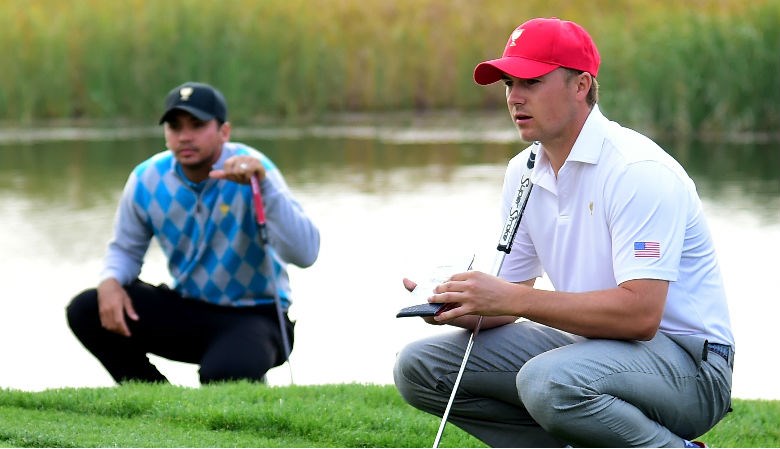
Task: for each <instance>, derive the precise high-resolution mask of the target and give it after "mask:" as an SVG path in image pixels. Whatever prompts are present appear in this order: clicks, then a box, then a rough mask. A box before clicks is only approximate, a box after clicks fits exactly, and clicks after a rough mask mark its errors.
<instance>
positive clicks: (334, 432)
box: [0, 382, 780, 447]
mask: <svg viewBox="0 0 780 449" xmlns="http://www.w3.org/2000/svg"><path fill="white" fill-rule="evenodd" d="M779 422H780V402H779V401H752V400H751V401H747V400H737V401H735V403H734V412H733V413H730V414H729V415H728V416H727V417H726V418H725V419H724V420H723V421H722V422H721V423H720V424H719V425H718V426H717V427H715V428H714V429H713V430H711V431H710V432H709V433H707V434H706V435H704V436H703V437H702V438H701V439H702V440H703V441H706V442H707V444H709V445H710V446H715V447H777V445H778V444H780V431H778V425H777V423H779ZM438 425H439V419H438V418H436V417H434V416H431V415H428V414H425V413H422V412H420V411H418V410H415V409H413V408H412V407H410V406H408V405H407V404H406V403H404V402H403V400H402V399H401V398H400V396H399V395H398V393H397V392H396V390H395V388H394V387H393V386H379V385H358V384H345V385H317V386H290V387H267V386H264V385H257V384H251V383H245V382H238V383H228V384H221V385H210V386H205V387H201V388H196V389H193V388H183V387H175V386H171V385H148V384H132V385H124V386H121V387H113V388H67V389H57V390H46V391H42V392H22V391H17V390H0V446H6V447H112V446H113V447H430V446H431V445H432V443H433V439H434V437H435V436H436V431H437V429H438ZM441 446H442V447H484V445H483V444H481V443H480V442H479V441H478V440H476V439H474V438H472V437H471V436H469V435H468V434H466V433H464V432H463V431H461V430H460V429H458V428H456V427H455V426H452V425H448V426H447V429H446V430H445V432H444V437H443V438H442V442H441Z"/></svg>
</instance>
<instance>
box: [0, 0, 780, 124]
mask: <svg viewBox="0 0 780 449" xmlns="http://www.w3.org/2000/svg"><path fill="white" fill-rule="evenodd" d="M533 16H559V17H563V18H567V19H571V20H576V21H578V22H580V23H582V24H583V25H584V26H586V27H587V28H588V29H589V30H590V31H591V33H592V34H593V36H594V39H595V40H596V42H597V44H598V45H599V47H600V49H601V53H602V59H603V66H602V71H601V74H600V79H601V84H602V104H603V105H604V108H605V109H606V110H607V111H609V113H610V114H612V115H613V116H617V117H621V120H622V121H623V122H625V123H627V124H632V125H635V126H638V127H640V128H654V129H658V130H660V131H663V132H667V133H683V134H692V133H696V132H724V131H725V132H731V131H744V130H758V131H762V130H772V129H776V128H778V127H779V126H780V81H778V78H777V76H776V74H777V73H778V72H780V57H778V54H780V27H777V23H779V22H780V2H777V1H773V0H755V1H751V2H744V1H742V0H695V1H694V0H690V1H685V2H680V1H677V0H658V1H654V2H636V1H630V0H625V1H619V0H591V1H588V2H575V1H573V0H528V1H524V2H520V3H518V2H516V1H513V0H493V1H490V2H472V1H468V0H396V1H393V2H386V1H384V0H320V1H308V0H265V1H262V2H259V1H252V0H231V1H225V2H214V1H210V0H171V1H165V2H158V1H151V0H148V1H147V0H118V1H111V2H106V1H101V0H73V1H64V2H63V1H60V0H7V1H4V2H2V4H0V28H2V30H3V32H2V33H0V51H2V54H3V55H4V59H5V60H4V64H3V70H2V71H0V86H2V88H0V120H2V121H3V122H4V123H5V124H7V125H8V124H10V125H20V124H21V125H29V124H34V123H36V122H38V121H41V120H44V121H48V120H52V119H55V120H58V119H66V120H83V119H86V120H90V121H108V122H111V123H117V122H119V123H123V122H125V121H130V122H133V123H138V122H142V123H153V122H154V119H155V117H156V116H157V114H158V113H159V105H160V102H161V97H162V95H163V94H164V93H165V92H167V90H168V89H169V88H170V87H172V86H174V85H176V84H178V83H180V82H182V81H183V80H187V79H197V80H204V81H208V82H211V83H214V84H216V85H218V86H220V87H221V88H222V90H223V91H224V92H225V94H226V96H227V97H228V99H229V101H230V103H231V111H232V114H233V117H232V118H233V120H234V121H237V122H242V121H243V122H250V123H251V122H257V121H259V120H273V121H275V120H307V121H324V120H327V117H328V114H329V113H332V112H343V111H361V112H376V111H391V110H408V111H428V110H435V109H452V110H474V109H484V108H489V109H495V108H501V102H502V101H503V100H502V97H503V91H502V88H501V87H500V86H495V87H492V88H482V87H479V86H476V85H475V84H474V82H473V81H472V78H471V73H472V71H473V68H474V66H475V64H476V63H478V62H479V61H481V60H484V59H486V58H492V57H496V56H498V55H499V54H500V52H501V50H502V48H503V45H504V43H505V42H506V36H508V34H509V32H510V31H511V30H512V29H513V28H514V27H515V26H516V25H517V24H518V23H520V22H522V21H524V20H526V19H527V18H530V17H533Z"/></svg>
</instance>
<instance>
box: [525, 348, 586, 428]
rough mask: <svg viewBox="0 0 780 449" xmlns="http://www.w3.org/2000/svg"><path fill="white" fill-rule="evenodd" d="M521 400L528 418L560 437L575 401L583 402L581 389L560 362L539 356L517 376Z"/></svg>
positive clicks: (566, 425) (570, 415) (566, 426)
mask: <svg viewBox="0 0 780 449" xmlns="http://www.w3.org/2000/svg"><path fill="white" fill-rule="evenodd" d="M516 384H517V391H518V394H519V396H520V400H521V401H522V403H523V405H524V406H525V408H526V410H528V413H529V414H530V415H531V417H532V418H533V419H534V421H536V422H537V423H539V425H540V426H542V428H543V429H545V430H546V431H547V432H549V433H550V434H552V435H557V436H560V435H562V434H564V433H565V432H566V429H568V426H569V425H570V420H571V418H572V414H574V413H576V409H577V404H582V402H583V399H584V398H583V395H584V394H586V393H585V391H584V390H585V389H584V388H580V387H577V386H575V385H574V384H575V382H574V381H573V379H572V378H571V376H570V375H569V374H568V373H567V372H566V370H565V367H562V366H561V365H560V364H550V363H545V361H544V360H543V359H541V358H539V360H537V359H531V360H530V361H528V362H527V363H526V364H525V365H524V366H523V367H522V369H520V372H519V373H518V374H517V378H516Z"/></svg>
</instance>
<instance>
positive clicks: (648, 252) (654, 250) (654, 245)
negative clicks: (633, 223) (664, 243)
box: [634, 242, 661, 257]
mask: <svg viewBox="0 0 780 449" xmlns="http://www.w3.org/2000/svg"><path fill="white" fill-rule="evenodd" d="M634 257H661V244H660V243H658V242H634Z"/></svg>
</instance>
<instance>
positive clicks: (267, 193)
mask: <svg viewBox="0 0 780 449" xmlns="http://www.w3.org/2000/svg"><path fill="white" fill-rule="evenodd" d="M258 154H259V155H260V160H261V161H262V162H263V166H264V167H265V169H266V177H265V179H263V181H262V183H261V185H260V187H261V189H262V192H263V200H264V202H265V209H266V210H265V213H266V219H267V226H268V240H269V243H270V244H271V246H272V247H273V248H274V250H275V251H276V252H277V254H278V256H279V257H281V258H282V259H283V260H285V261H287V262H289V263H292V264H294V265H297V266H299V267H301V268H306V267H308V266H311V265H312V264H313V263H314V262H315V261H316V260H317V256H318V255H319V251H320V232H319V229H317V226H316V225H315V224H314V222H312V220H311V219H310V218H309V216H308V215H307V214H306V213H305V212H304V210H303V208H302V207H301V205H300V204H299V203H298V201H297V200H296V199H295V198H294V197H293V195H292V193H291V192H290V189H289V188H288V187H287V183H286V182H285V180H284V177H283V176H282V174H281V172H280V171H279V169H278V168H277V167H276V166H275V165H274V164H273V162H271V160H270V159H268V158H267V157H266V156H265V155H263V154H262V153H259V152H258Z"/></svg>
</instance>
